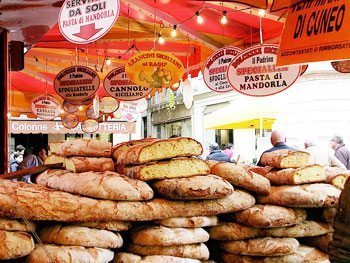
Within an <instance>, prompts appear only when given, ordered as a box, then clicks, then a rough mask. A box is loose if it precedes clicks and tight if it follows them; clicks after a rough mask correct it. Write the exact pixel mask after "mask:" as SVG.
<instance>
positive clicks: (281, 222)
mask: <svg viewBox="0 0 350 263" xmlns="http://www.w3.org/2000/svg"><path fill="white" fill-rule="evenodd" d="M235 217H236V220H237V222H239V223H241V224H244V225H246V226H251V227H256V228H268V227H282V226H291V225H295V224H298V223H301V222H303V221H304V220H305V219H306V211H305V210H304V209H292V208H287V207H282V206H275V205H254V206H252V207H250V208H248V209H246V210H244V211H242V212H239V213H236V215H235Z"/></svg>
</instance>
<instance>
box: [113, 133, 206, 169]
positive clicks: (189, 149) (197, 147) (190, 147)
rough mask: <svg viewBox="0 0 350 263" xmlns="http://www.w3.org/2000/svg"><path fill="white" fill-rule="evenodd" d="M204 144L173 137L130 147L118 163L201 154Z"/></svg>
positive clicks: (126, 163) (189, 139)
mask: <svg viewBox="0 0 350 263" xmlns="http://www.w3.org/2000/svg"><path fill="white" fill-rule="evenodd" d="M202 152H203V148H202V145H201V144H200V143H199V142H197V141H196V140H194V139H191V138H172V139H167V140H159V141H154V142H149V143H143V144H140V145H135V146H132V147H130V148H129V149H128V150H127V151H124V152H122V153H121V155H119V157H118V160H117V163H118V164H124V165H128V164H144V163H149V162H153V161H159V160H165V159H170V158H175V157H191V156H198V155H201V154H202Z"/></svg>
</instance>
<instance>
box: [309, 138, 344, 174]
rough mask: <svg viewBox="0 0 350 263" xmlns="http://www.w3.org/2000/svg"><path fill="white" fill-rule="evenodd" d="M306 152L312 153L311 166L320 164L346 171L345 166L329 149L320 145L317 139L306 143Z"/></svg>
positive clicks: (310, 139)
mask: <svg viewBox="0 0 350 263" xmlns="http://www.w3.org/2000/svg"><path fill="white" fill-rule="evenodd" d="M304 146H305V151H306V152H308V153H310V158H309V164H319V165H325V166H331V167H339V168H343V169H345V166H344V165H343V164H342V162H341V161H339V160H338V159H337V158H336V157H335V156H334V155H333V154H331V153H330V152H329V151H327V149H323V148H322V147H320V146H319V145H318V141H317V139H315V138H308V139H306V140H305V141H304Z"/></svg>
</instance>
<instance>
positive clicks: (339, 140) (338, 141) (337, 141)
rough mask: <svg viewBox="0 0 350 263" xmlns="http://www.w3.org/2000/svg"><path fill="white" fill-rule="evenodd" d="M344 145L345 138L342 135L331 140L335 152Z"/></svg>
mask: <svg viewBox="0 0 350 263" xmlns="http://www.w3.org/2000/svg"><path fill="white" fill-rule="evenodd" d="M340 144H343V137H341V136H340V135H334V136H333V137H332V139H331V147H332V149H333V150H335V149H337V147H338V146H339V145H340Z"/></svg>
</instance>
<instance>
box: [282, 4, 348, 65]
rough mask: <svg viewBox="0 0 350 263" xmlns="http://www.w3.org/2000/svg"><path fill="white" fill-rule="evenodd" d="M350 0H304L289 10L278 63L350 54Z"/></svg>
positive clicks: (334, 57) (323, 59) (319, 59)
mask: <svg viewBox="0 0 350 263" xmlns="http://www.w3.org/2000/svg"><path fill="white" fill-rule="evenodd" d="M349 13H350V0H338V1H332V0H331V1H316V0H310V1H300V2H298V3H296V4H294V5H292V6H291V7H290V8H289V10H288V16H287V19H286V22H285V23H284V30H283V34H282V39H281V44H280V49H279V52H278V60H277V62H278V63H277V65H290V64H298V63H300V64H305V63H308V62H315V61H326V60H340V59H344V58H349V57H350V16H349Z"/></svg>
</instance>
